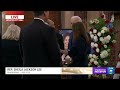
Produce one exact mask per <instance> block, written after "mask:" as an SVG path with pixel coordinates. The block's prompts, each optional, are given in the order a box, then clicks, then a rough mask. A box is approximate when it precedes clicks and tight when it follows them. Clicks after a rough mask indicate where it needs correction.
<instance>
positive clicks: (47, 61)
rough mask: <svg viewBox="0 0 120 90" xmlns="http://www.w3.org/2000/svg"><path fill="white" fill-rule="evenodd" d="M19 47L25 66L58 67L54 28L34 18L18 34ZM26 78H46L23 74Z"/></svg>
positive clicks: (58, 59)
mask: <svg viewBox="0 0 120 90" xmlns="http://www.w3.org/2000/svg"><path fill="white" fill-rule="evenodd" d="M20 49H21V54H22V56H23V61H24V66H26V67H60V62H61V58H60V50H59V47H58V43H57V39H56V34H55V30H54V28H52V27H50V26H48V25H46V24H45V23H44V22H43V21H42V20H39V19H35V20H34V21H33V22H32V23H31V24H29V25H27V26H26V27H25V28H23V30H21V34H20ZM25 77H26V78H27V79H29V78H30V79H32V78H33V79H39V78H48V77H45V76H40V75H37V76H35V77H34V76H31V75H30V76H25Z"/></svg>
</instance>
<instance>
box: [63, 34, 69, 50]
mask: <svg viewBox="0 0 120 90" xmlns="http://www.w3.org/2000/svg"><path fill="white" fill-rule="evenodd" d="M69 39H70V34H69V33H66V34H65V36H64V49H68V44H69Z"/></svg>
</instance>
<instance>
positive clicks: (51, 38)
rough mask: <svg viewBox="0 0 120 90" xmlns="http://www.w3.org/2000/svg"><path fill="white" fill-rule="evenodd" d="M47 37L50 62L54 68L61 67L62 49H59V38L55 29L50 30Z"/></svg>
mask: <svg viewBox="0 0 120 90" xmlns="http://www.w3.org/2000/svg"><path fill="white" fill-rule="evenodd" d="M46 34H47V35H45V38H46V44H47V49H48V55H49V60H50V61H51V64H52V65H53V66H56V67H59V66H61V61H62V60H61V56H60V49H59V47H58V42H57V37H56V34H55V30H54V28H50V30H48V31H47V33H46Z"/></svg>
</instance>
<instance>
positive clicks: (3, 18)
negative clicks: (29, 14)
mask: <svg viewBox="0 0 120 90" xmlns="http://www.w3.org/2000/svg"><path fill="white" fill-rule="evenodd" d="M10 24H14V22H6V21H5V12H4V11H3V12H2V34H3V33H4V32H5V31H6V30H7V28H8V26H9V25H10Z"/></svg>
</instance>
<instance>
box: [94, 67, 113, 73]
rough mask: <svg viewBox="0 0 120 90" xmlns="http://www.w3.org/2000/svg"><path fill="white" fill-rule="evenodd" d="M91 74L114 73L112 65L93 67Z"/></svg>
mask: <svg viewBox="0 0 120 90" xmlns="http://www.w3.org/2000/svg"><path fill="white" fill-rule="evenodd" d="M93 74H115V68H114V67H93Z"/></svg>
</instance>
